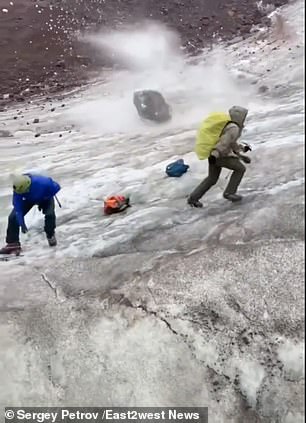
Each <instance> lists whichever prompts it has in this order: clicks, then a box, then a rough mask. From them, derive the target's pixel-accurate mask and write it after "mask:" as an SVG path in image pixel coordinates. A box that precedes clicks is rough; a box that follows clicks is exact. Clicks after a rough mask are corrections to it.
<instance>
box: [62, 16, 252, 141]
mask: <svg viewBox="0 0 306 423" xmlns="http://www.w3.org/2000/svg"><path fill="white" fill-rule="evenodd" d="M85 38H86V40H87V41H89V42H90V43H92V45H94V46H95V48H96V49H97V50H98V51H99V52H100V54H101V55H105V54H107V55H108V57H111V58H112V61H113V64H114V65H118V67H119V69H120V70H113V71H112V73H111V75H110V77H109V80H108V82H107V83H106V84H103V85H101V86H99V87H97V86H95V88H94V93H93V99H92V100H89V97H90V96H88V99H87V101H86V99H84V102H83V103H82V105H80V106H78V107H77V108H75V109H73V110H72V112H71V113H70V117H69V118H70V120H73V121H74V123H76V124H77V125H81V126H85V127H86V129H87V130H88V131H93V132H96V133H99V134H113V133H118V132H119V133H125V134H126V133H133V134H135V133H136V134H144V133H145V132H146V131H148V132H150V133H152V132H153V133H158V132H159V131H163V130H167V131H168V130H169V129H170V128H171V129H174V128H182V127H184V128H186V127H188V126H189V127H191V128H193V127H195V126H196V125H198V123H199V121H200V120H201V119H202V118H203V116H204V115H205V114H206V113H208V112H209V111H211V110H212V109H220V110H223V109H224V108H228V107H230V106H231V105H232V104H234V103H236V104H239V103H241V104H244V105H245V106H247V104H246V99H247V98H248V97H250V92H249V91H248V92H247V91H246V90H244V89H243V90H241V89H240V87H239V83H238V81H237V79H236V78H235V77H234V76H233V75H232V74H230V72H229V71H228V70H227V69H226V67H225V65H224V57H225V54H224V51H223V50H222V48H221V47H220V48H216V49H214V50H213V51H207V52H204V53H203V55H202V56H200V57H199V58H198V60H197V61H196V62H195V60H192V61H191V60H190V59H188V58H187V57H186V56H185V55H184V54H183V50H182V49H181V48H180V39H179V36H178V35H177V34H176V33H175V32H173V31H172V30H170V29H169V28H168V27H166V26H164V25H162V24H159V23H155V22H153V23H152V22H145V23H143V24H142V25H139V26H138V27H136V28H135V26H133V27H125V28H124V29H122V30H117V31H110V32H102V33H98V34H95V35H87V36H86V37H85ZM240 84H241V81H240ZM141 89H153V90H158V91H160V92H161V93H162V94H163V95H164V97H165V98H166V100H167V102H168V103H169V104H170V105H171V107H172V111H173V118H172V120H171V121H170V122H168V123H165V124H162V125H153V124H152V125H150V123H148V122H142V121H141V119H140V118H139V116H138V114H137V111H136V109H135V107H134V105H133V93H134V91H136V90H141Z"/></svg>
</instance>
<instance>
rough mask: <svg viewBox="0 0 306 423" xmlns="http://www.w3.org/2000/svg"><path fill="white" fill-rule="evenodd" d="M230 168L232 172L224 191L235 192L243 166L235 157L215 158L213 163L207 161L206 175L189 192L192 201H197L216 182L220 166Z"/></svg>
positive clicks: (243, 170)
mask: <svg viewBox="0 0 306 423" xmlns="http://www.w3.org/2000/svg"><path fill="white" fill-rule="evenodd" d="M223 167H224V168H226V169H231V170H233V173H232V175H231V178H230V180H229V183H228V185H227V187H226V188H225V191H224V193H226V194H235V193H236V191H237V189H238V186H239V184H240V182H241V179H242V177H243V175H244V172H245V166H244V165H243V164H242V163H241V161H240V160H239V158H238V157H237V158H236V157H223V158H220V159H217V160H216V162H215V163H212V162H211V161H209V168H208V176H207V178H205V179H204V181H202V182H201V183H200V185H198V186H197V187H196V189H195V190H194V191H193V192H192V193H191V194H190V199H191V200H192V201H198V200H199V199H200V198H201V197H203V195H204V194H205V193H206V192H207V191H208V190H209V189H210V188H211V187H212V186H213V185H215V184H216V183H217V181H218V179H219V176H220V173H221V170H222V168H223Z"/></svg>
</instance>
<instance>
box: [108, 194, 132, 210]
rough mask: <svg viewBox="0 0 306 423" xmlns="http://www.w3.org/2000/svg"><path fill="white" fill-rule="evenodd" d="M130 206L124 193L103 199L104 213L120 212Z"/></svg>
mask: <svg viewBox="0 0 306 423" xmlns="http://www.w3.org/2000/svg"><path fill="white" fill-rule="evenodd" d="M128 207H130V199H129V197H125V196H124V195H114V196H112V197H108V198H106V199H105V200H104V214H106V215H109V214H114V213H120V212H123V211H124V210H126V209H127V208H128Z"/></svg>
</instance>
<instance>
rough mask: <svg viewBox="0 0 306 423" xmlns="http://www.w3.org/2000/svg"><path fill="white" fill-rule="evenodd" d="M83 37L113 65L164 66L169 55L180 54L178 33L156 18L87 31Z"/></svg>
mask: <svg viewBox="0 0 306 423" xmlns="http://www.w3.org/2000/svg"><path fill="white" fill-rule="evenodd" d="M85 40H86V41H88V42H90V43H91V44H92V45H93V46H95V47H96V48H97V49H98V50H100V51H101V53H102V54H107V55H108V56H109V57H110V58H111V59H112V61H113V64H114V65H121V66H124V67H126V68H128V69H133V70H147V69H157V68H163V67H164V68H166V67H167V66H168V65H169V59H170V60H173V59H179V58H180V57H181V55H180V51H179V45H180V39H179V36H178V34H176V33H175V32H174V31H171V30H170V29H169V28H167V27H166V26H165V25H161V24H159V23H156V22H150V21H145V22H143V23H142V24H141V25H138V26H137V27H136V28H135V27H134V26H133V27H126V28H125V29H122V30H120V31H108V32H100V33H98V34H95V35H87V36H86V37H85Z"/></svg>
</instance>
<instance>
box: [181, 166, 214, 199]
mask: <svg viewBox="0 0 306 423" xmlns="http://www.w3.org/2000/svg"><path fill="white" fill-rule="evenodd" d="M220 173H221V167H220V166H219V165H218V164H215V163H212V162H211V161H209V165H208V176H207V178H205V179H204V181H202V182H201V183H200V184H199V185H198V186H197V187H196V188H195V189H194V190H193V191H192V193H191V194H190V196H189V198H188V203H189V204H190V205H196V203H198V202H199V199H200V198H201V197H203V195H204V194H205V193H206V192H207V191H208V190H209V189H210V188H211V187H212V186H213V185H215V184H216V183H217V181H218V179H219V176H220ZM200 204H201V203H200Z"/></svg>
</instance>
